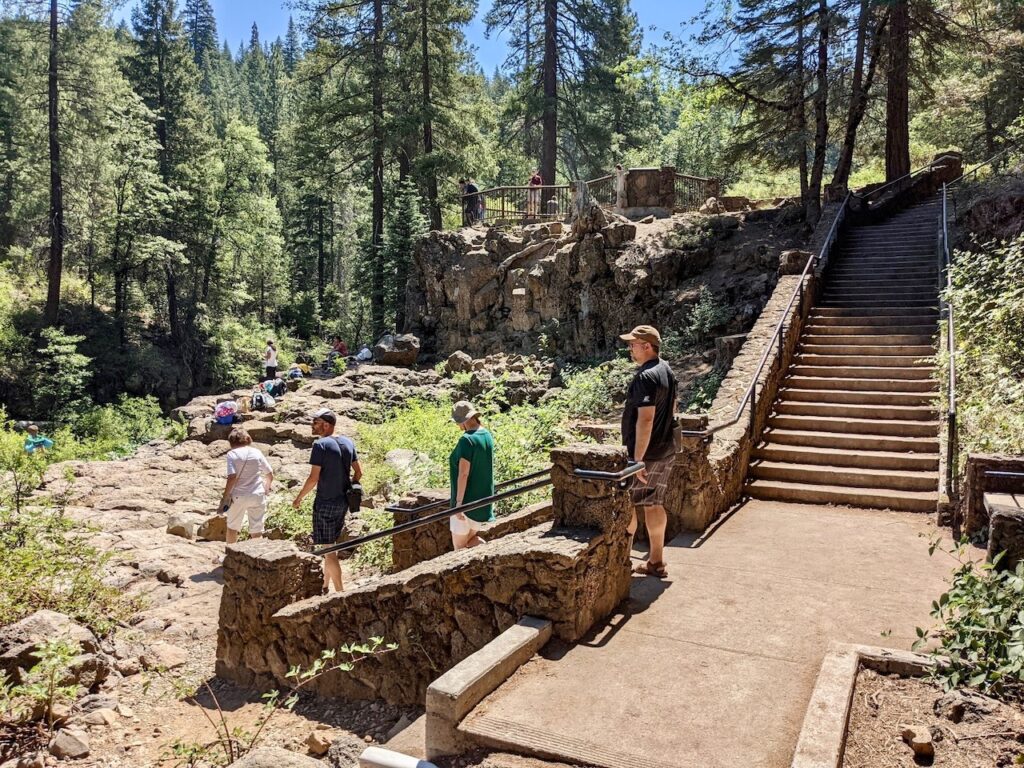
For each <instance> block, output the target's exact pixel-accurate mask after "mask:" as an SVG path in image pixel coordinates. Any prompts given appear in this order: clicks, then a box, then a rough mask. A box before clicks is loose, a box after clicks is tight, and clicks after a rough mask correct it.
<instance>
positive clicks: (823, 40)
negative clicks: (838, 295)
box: [806, 0, 829, 225]
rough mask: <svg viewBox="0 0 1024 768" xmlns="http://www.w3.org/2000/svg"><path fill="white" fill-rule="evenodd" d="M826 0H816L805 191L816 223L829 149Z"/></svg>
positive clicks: (808, 211) (809, 211) (808, 207)
mask: <svg viewBox="0 0 1024 768" xmlns="http://www.w3.org/2000/svg"><path fill="white" fill-rule="evenodd" d="M828 34H829V10H828V0H818V67H817V75H816V78H815V80H816V82H815V91H814V160H813V162H812V164H811V180H810V184H809V187H810V188H809V189H808V193H807V205H806V211H807V214H808V216H807V221H808V223H810V224H812V225H813V224H816V223H817V221H818V217H819V216H820V215H821V177H822V175H823V174H824V171H825V152H826V151H827V150H828Z"/></svg>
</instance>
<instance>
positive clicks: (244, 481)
mask: <svg viewBox="0 0 1024 768" xmlns="http://www.w3.org/2000/svg"><path fill="white" fill-rule="evenodd" d="M228 445H230V446H231V450H229V451H228V454H227V460H228V479H227V482H225V483H224V495H223V496H222V497H221V500H220V509H221V511H222V512H224V513H226V514H227V518H228V520H227V528H228V532H227V539H226V541H227V543H228V544H234V543H235V542H236V541H238V532H239V531H240V530H242V523H243V522H244V520H245V518H246V516H248V518H249V538H252V539H258V538H260V537H261V536H263V519H264V518H265V517H266V515H267V496H269V495H270V487H271V485H273V482H274V470H273V469H272V468H271V466H270V462H268V461H267V459H266V457H265V456H264V455H263V453H262V452H261V451H260V450H259V449H258V448H253V446H252V437H250V436H249V433H248V432H246V431H245V430H244V429H243V428H242V427H235V428H234V429H232V430H231V433H230V434H229V435H228Z"/></svg>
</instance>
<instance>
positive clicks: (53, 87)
mask: <svg viewBox="0 0 1024 768" xmlns="http://www.w3.org/2000/svg"><path fill="white" fill-rule="evenodd" d="M47 81H48V96H47V100H46V102H47V112H48V116H49V139H50V227H49V228H50V264H49V267H48V269H47V274H46V309H45V310H44V312H43V320H44V322H45V323H46V325H56V324H57V313H58V312H59V311H60V280H61V276H62V274H63V272H64V187H63V184H62V183H61V174H60V135H59V133H58V128H59V125H60V124H59V119H58V114H57V105H58V91H57V0H50V51H49V74H48V77H47Z"/></svg>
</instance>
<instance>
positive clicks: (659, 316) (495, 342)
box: [406, 206, 799, 370]
mask: <svg viewBox="0 0 1024 768" xmlns="http://www.w3.org/2000/svg"><path fill="white" fill-rule="evenodd" d="M716 210H717V209H716ZM756 213H757V214H758V215H757V216H756V217H754V216H752V215H751V220H748V218H747V216H748V215H747V214H738V215H730V214H716V215H700V214H696V213H691V214H681V215H677V216H675V217H673V218H671V219H666V220H662V221H655V222H653V223H651V224H643V223H633V222H630V221H628V220H626V219H624V218H622V217H620V216H616V215H615V214H614V213H610V212H606V211H603V210H602V209H600V208H598V207H597V206H594V210H592V211H590V212H584V214H583V215H582V216H580V217H579V218H577V219H576V220H575V221H574V222H573V224H572V230H571V232H568V233H567V232H565V230H564V229H563V226H562V225H561V224H558V223H554V224H535V225H530V226H526V227H524V228H523V229H522V230H521V231H516V232H507V231H503V230H499V229H490V230H488V231H487V232H485V233H484V232H477V231H475V230H465V231H462V232H437V231H435V232H430V233H429V234H427V235H425V236H424V237H423V238H422V240H421V241H420V242H419V244H418V247H417V248H416V250H415V251H414V253H413V264H414V268H413V269H412V271H411V272H412V274H411V277H410V283H409V286H408V288H407V293H406V299H407V311H406V316H407V317H408V318H409V328H408V330H409V331H411V332H413V333H415V334H416V335H417V336H418V337H419V338H420V339H421V340H422V343H423V349H424V352H427V353H429V354H432V355H444V356H447V355H450V354H451V353H454V352H464V353H467V354H469V355H472V356H475V357H480V356H483V355H487V354H493V353H497V352H526V353H530V352H536V351H543V352H545V353H548V354H555V355H560V356H564V357H569V358H592V357H594V356H597V355H600V354H603V353H605V352H607V351H608V350H609V349H610V348H612V347H613V346H614V344H615V343H616V337H617V336H618V334H620V333H622V332H623V331H625V330H628V329H629V328H631V327H633V326H634V325H637V324H639V323H644V322H649V323H652V324H654V325H656V326H658V327H659V328H660V329H662V330H663V331H666V330H672V329H681V328H683V327H685V324H686V321H687V319H688V317H689V314H690V312H691V310H692V307H693V305H694V304H695V303H696V301H697V299H698V298H699V296H700V291H701V288H702V287H705V288H707V289H709V290H711V291H712V293H714V294H715V296H716V298H718V299H719V300H720V301H721V303H723V304H726V305H729V306H731V307H732V308H733V309H734V313H733V314H734V321H733V323H732V324H731V325H728V324H727V326H726V327H725V328H723V329H722V330H723V331H724V332H727V333H728V332H732V333H736V332H743V331H745V330H746V329H747V327H749V324H750V323H751V322H752V321H753V319H754V318H756V317H757V315H758V313H759V312H760V309H761V307H763V306H764V303H765V301H766V298H767V296H768V295H769V294H770V292H771V289H772V288H773V287H774V284H775V281H776V279H777V271H778V265H779V260H778V259H779V257H778V254H779V252H780V251H781V250H783V248H785V247H792V246H793V245H794V244H797V242H798V241H799V234H798V230H797V228H796V226H795V225H794V224H793V223H790V222H789V221H788V219H786V220H785V221H783V220H782V218H783V217H780V216H778V215H777V214H778V213H779V212H778V211H771V210H767V211H757V212H756ZM753 219H756V220H753ZM463 364H464V361H461V360H459V361H455V360H452V361H450V363H449V366H450V369H451V370H459V369H461V366H462V365H463Z"/></svg>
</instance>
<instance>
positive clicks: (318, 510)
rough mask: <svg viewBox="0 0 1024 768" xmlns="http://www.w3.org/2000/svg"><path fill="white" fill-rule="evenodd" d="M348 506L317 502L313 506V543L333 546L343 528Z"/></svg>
mask: <svg viewBox="0 0 1024 768" xmlns="http://www.w3.org/2000/svg"><path fill="white" fill-rule="evenodd" d="M347 513H348V504H347V503H345V504H338V503H333V502H332V503H328V502H317V503H316V504H314V505H313V543H314V544H333V543H334V542H336V541H337V540H338V537H339V536H341V531H342V529H343V528H344V527H345V515H346V514H347Z"/></svg>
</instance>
